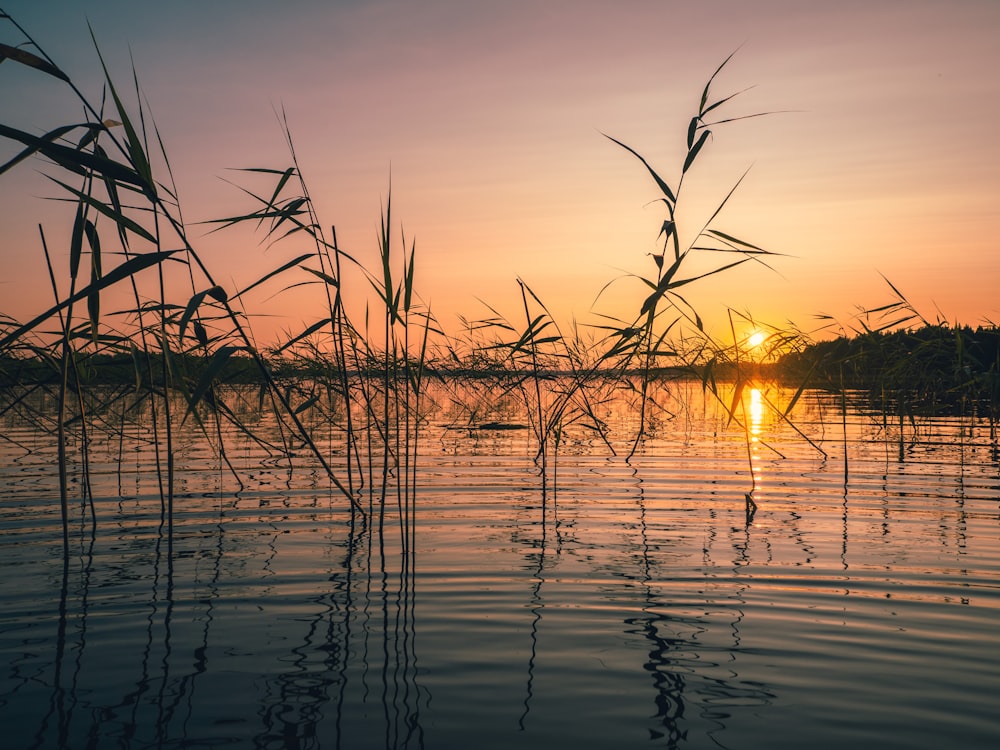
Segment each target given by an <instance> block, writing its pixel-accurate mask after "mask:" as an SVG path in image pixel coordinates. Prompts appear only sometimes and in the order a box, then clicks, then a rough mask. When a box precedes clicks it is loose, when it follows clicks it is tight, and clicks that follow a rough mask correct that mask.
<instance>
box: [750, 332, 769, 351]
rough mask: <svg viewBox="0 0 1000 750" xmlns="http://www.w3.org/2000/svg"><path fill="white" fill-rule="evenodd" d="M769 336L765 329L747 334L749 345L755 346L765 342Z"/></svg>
mask: <svg viewBox="0 0 1000 750" xmlns="http://www.w3.org/2000/svg"><path fill="white" fill-rule="evenodd" d="M766 338H767V334H766V333H764V332H763V331H754V332H753V333H751V334H750V335H749V336H747V346H749V347H751V348H754V347H758V346H760V345H761V344H763V343H764V340H765V339H766Z"/></svg>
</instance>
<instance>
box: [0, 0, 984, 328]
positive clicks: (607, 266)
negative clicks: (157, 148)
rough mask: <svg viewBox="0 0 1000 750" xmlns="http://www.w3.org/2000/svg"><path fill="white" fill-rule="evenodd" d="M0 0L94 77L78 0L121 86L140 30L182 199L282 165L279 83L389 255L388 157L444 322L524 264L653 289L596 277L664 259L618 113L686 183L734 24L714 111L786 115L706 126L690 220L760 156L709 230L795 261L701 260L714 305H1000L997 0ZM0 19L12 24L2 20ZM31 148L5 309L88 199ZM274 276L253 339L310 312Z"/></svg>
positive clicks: (585, 292) (140, 63)
mask: <svg viewBox="0 0 1000 750" xmlns="http://www.w3.org/2000/svg"><path fill="white" fill-rule="evenodd" d="M0 7H2V8H3V9H4V10H6V11H7V12H8V13H10V14H11V15H13V16H14V17H15V18H16V19H17V20H18V21H19V22H20V23H21V24H22V25H24V26H25V27H26V28H27V29H28V31H29V32H31V33H32V34H33V35H34V36H35V38H36V39H37V40H38V41H39V43H40V44H41V45H42V46H43V47H45V48H46V50H47V52H48V53H49V54H50V55H51V56H52V57H53V58H54V59H55V61H56V62H57V63H58V64H59V65H60V66H61V67H62V68H63V69H65V70H66V71H67V72H68V73H69V74H70V75H71V76H72V77H73V78H74V80H76V81H77V82H78V84H79V85H80V86H81V87H82V88H83V89H84V91H85V93H87V94H88V95H90V96H91V97H92V98H93V99H95V100H96V99H98V98H99V95H100V88H99V86H100V81H99V76H98V73H99V68H98V65H97V60H96V55H95V54H94V52H93V48H92V45H91V44H90V41H89V36H88V32H87V30H86V20H87V19H89V20H90V22H91V24H92V26H93V28H94V32H95V34H96V36H97V39H98V42H99V43H100V45H101V48H102V51H103V52H104V53H105V56H106V58H107V59H108V61H109V64H110V65H111V67H112V71H113V74H114V75H115V76H116V78H117V79H118V81H119V82H120V83H121V85H123V86H125V85H127V84H128V83H129V79H130V75H131V73H130V63H129V53H130V49H131V54H132V56H133V57H134V60H135V65H136V68H137V71H138V74H139V78H140V82H141V84H142V87H143V91H144V93H145V96H146V97H147V99H148V101H149V103H150V105H151V107H152V112H153V115H154V116H155V118H156V122H157V126H158V127H159V130H160V132H161V135H162V136H163V138H164V141H165V143H166V145H167V149H168V152H169V154H170V158H171V162H172V166H173V168H174V172H175V175H176V177H177V180H178V183H179V186H180V189H181V199H182V202H183V207H184V215H185V218H186V219H187V220H188V221H189V222H191V223H192V225H193V223H194V222H197V221H202V220H205V219H210V218H213V217H218V216H222V215H226V214H230V213H234V212H240V211H242V210H243V209H244V208H248V204H247V203H246V202H245V201H244V199H243V198H242V197H241V195H240V193H239V192H238V191H237V190H235V189H234V188H232V187H231V186H229V185H227V184H226V183H225V182H224V181H222V180H221V179H220V177H229V178H233V179H236V178H237V177H236V175H234V174H233V173H231V172H227V169H229V168H233V167H261V166H265V167H275V168H283V167H284V166H286V165H287V162H288V158H287V154H286V152H285V149H284V145H283V139H282V135H281V132H280V129H279V127H278V125H277V122H276V119H275V115H274V109H275V108H276V107H284V109H285V111H286V112H287V115H288V119H289V122H290V124H291V127H292V133H293V136H294V138H295V141H296V146H297V149H298V152H299V157H300V161H301V163H302V165H303V169H304V172H305V176H306V179H307V181H308V182H309V185H310V189H311V191H312V194H313V197H314V199H315V200H316V203H317V206H318V208H319V211H320V218H321V221H322V222H323V224H324V225H330V224H336V226H337V232H338V236H339V239H340V243H341V245H342V246H343V247H344V248H345V249H347V250H349V251H350V252H352V253H354V254H355V255H356V256H358V257H360V258H363V259H365V260H366V261H368V262H372V263H373V262H374V258H375V254H376V242H375V238H376V232H377V227H378V223H379V212H380V205H381V204H382V203H383V202H384V201H385V198H386V194H387V191H388V186H389V179H390V171H391V179H392V199H393V213H394V217H395V218H396V219H398V222H399V223H401V224H402V229H403V231H405V234H406V236H407V237H408V238H411V239H415V240H416V245H417V250H418V261H417V266H418V278H417V286H418V290H419V291H420V293H421V295H422V296H423V298H424V299H425V300H427V301H429V302H430V303H431V304H432V306H433V310H434V312H435V314H436V316H437V317H438V319H439V321H440V322H441V324H442V326H444V327H445V328H446V329H454V328H455V327H456V325H457V320H458V315H459V314H463V315H465V316H466V317H470V318H475V317H478V316H480V315H484V314H486V310H485V308H483V307H482V305H481V303H480V302H479V301H478V300H485V301H487V302H489V303H490V304H492V305H494V306H495V307H498V308H499V309H501V310H502V311H503V312H505V313H507V314H509V315H510V316H511V317H515V316H516V315H517V314H518V310H519V307H518V296H517V295H518V288H517V284H516V279H517V278H518V277H520V278H522V279H524V280H525V281H526V282H527V283H528V284H530V285H531V286H532V288H533V289H534V290H535V291H536V292H537V293H538V295H539V296H540V297H541V298H542V299H543V300H545V301H546V302H547V304H548V305H549V306H550V308H551V309H552V311H553V312H554V313H556V315H557V317H559V319H560V320H561V321H567V320H569V319H570V318H571V317H573V316H575V317H576V318H577V319H579V320H580V321H581V322H587V321H592V320H593V318H592V317H591V314H592V311H594V310H596V311H597V312H603V313H610V314H613V315H618V316H621V317H630V316H631V315H633V314H634V313H635V312H637V310H638V307H639V305H640V304H641V300H642V297H643V290H642V288H641V287H639V286H638V285H637V284H636V283H635V282H634V281H629V280H627V279H623V280H622V281H620V282H617V283H616V284H614V285H613V286H612V287H611V290H610V291H609V292H608V293H606V295H605V296H604V297H602V299H601V300H600V301H599V302H598V303H597V305H596V307H593V308H592V305H593V303H594V299H595V297H596V296H597V294H598V292H599V291H600V290H601V288H602V287H604V285H605V284H606V283H607V282H608V281H611V280H612V279H615V278H618V277H623V276H625V274H627V273H650V272H651V267H652V263H651V261H650V259H649V258H648V257H647V255H648V254H649V253H651V252H653V251H654V250H656V249H657V244H656V236H657V232H658V230H659V226H660V223H661V221H662V218H663V216H662V213H661V208H660V206H659V205H658V204H655V203H651V201H654V200H655V199H656V197H657V192H656V187H655V185H654V184H653V182H652V180H650V179H649V176H648V174H647V173H646V172H645V171H644V169H643V168H642V166H641V165H640V164H639V163H638V162H637V161H636V160H635V159H634V158H633V157H631V156H630V155H629V154H627V153H626V152H624V151H622V150H621V149H619V148H618V147H616V146H615V145H614V144H613V143H611V142H610V141H609V140H607V139H605V138H604V137H603V136H602V133H606V134H608V135H612V136H614V137H615V138H618V139H619V140H622V141H624V142H626V143H628V144H629V145H631V146H632V147H634V148H635V149H636V150H637V151H639V152H640V153H642V154H643V155H645V156H646V157H647V158H648V159H649V160H650V161H651V162H652V163H653V164H654V165H655V166H656V168H657V169H658V170H659V171H660V173H661V174H662V175H663V177H664V178H665V179H667V181H668V182H671V183H676V180H677V176H678V174H679V171H680V165H681V162H682V160H683V157H684V135H685V127H686V124H687V121H688V119H689V118H690V116H691V115H692V114H693V112H694V109H695V108H696V106H697V103H698V97H699V96H700V93H701V88H702V86H703V85H704V83H705V81H706V80H707V78H708V76H709V75H710V74H711V73H712V71H713V70H714V69H715V67H716V66H717V65H718V64H719V63H720V62H721V61H722V60H723V59H725V57H726V56H727V55H728V54H729V53H730V52H733V51H734V50H736V49H737V48H738V51H737V53H736V55H735V57H734V58H733V60H732V62H731V63H730V65H729V66H727V68H726V69H725V71H724V72H723V73H722V74H721V75H720V77H719V79H718V80H717V82H716V86H715V89H714V91H715V93H716V94H717V95H726V94H729V93H732V92H734V91H738V90H741V89H745V88H747V87H753V88H751V89H750V90H749V91H746V92H745V93H743V94H741V95H740V96H739V97H738V98H737V99H736V100H734V101H733V102H732V103H731V106H729V107H728V109H727V110H726V113H727V114H729V115H741V114H751V113H755V112H760V111H781V112H782V113H780V114H774V115H772V116H769V117H764V118H758V119H753V120H747V121H744V122H737V123H732V124H730V125H728V126H724V127H720V128H718V129H716V131H715V138H714V140H713V141H712V142H711V143H710V144H709V146H708V147H707V149H708V150H706V151H705V153H704V155H703V156H702V157H701V158H700V159H699V161H698V163H697V164H696V166H695V169H694V170H693V171H692V173H690V174H689V175H688V177H686V178H685V187H684V190H685V197H684V199H682V204H681V206H680V209H679V210H680V212H681V222H682V224H681V226H682V232H683V231H684V229H683V228H684V226H685V222H686V226H687V232H688V233H690V232H692V231H695V230H697V229H698V228H700V226H701V223H702V222H703V221H704V219H706V218H707V214H708V213H709V212H710V211H711V210H712V208H713V207H714V203H715V202H717V201H719V200H721V199H722V198H723V197H724V196H725V194H726V193H727V192H728V190H729V189H730V187H731V186H732V185H733V184H734V183H735V181H736V180H737V179H738V178H739V176H740V175H741V174H742V173H743V172H744V171H745V170H746V169H747V168H748V167H750V168H751V169H750V172H749V175H748V176H747V178H746V180H745V181H744V183H743V185H742V186H741V188H740V190H739V191H738V192H737V194H736V195H735V196H734V198H733V199H732V201H731V202H730V204H729V205H728V207H727V208H726V210H725V211H724V213H723V214H722V215H721V217H720V219H719V221H718V222H717V223H716V227H717V228H719V229H722V230H723V231H726V232H729V233H731V234H734V235H737V236H740V237H743V238H745V239H747V240H749V241H751V242H754V243H755V244H757V245H760V246H763V247H765V248H767V249H769V250H773V251H775V252H778V253H783V254H786V255H788V256H789V257H785V258H779V259H776V261H775V262H774V264H773V265H774V267H775V268H776V270H777V271H778V273H774V272H771V271H768V270H766V269H762V268H752V267H746V268H743V269H739V270H736V271H734V272H732V273H730V274H727V275H726V276H725V277H720V278H719V279H718V280H713V281H710V282H706V283H704V284H701V285H698V286H692V288H691V290H690V295H689V296H690V299H691V301H692V302H694V303H695V305H696V307H697V308H698V310H699V311H700V312H701V313H702V314H703V316H704V317H705V318H706V321H707V322H708V324H709V325H710V327H712V329H713V331H715V332H717V333H719V334H721V333H723V330H722V329H724V328H726V327H727V326H728V323H726V322H725V320H726V316H725V310H726V307H727V306H729V307H732V308H735V309H736V310H737V311H741V312H746V313H749V314H751V315H753V316H754V317H756V318H759V319H761V320H764V321H769V322H773V323H776V324H783V323H784V322H785V321H788V320H790V321H793V322H794V323H795V324H797V325H798V326H800V327H801V328H803V329H806V330H811V329H813V328H815V327H816V326H817V325H818V323H816V321H815V319H814V316H815V315H817V314H820V313H823V314H829V315H832V316H834V317H835V318H836V319H838V320H840V321H842V322H845V323H848V322H849V321H850V319H851V316H852V315H853V314H854V313H855V312H856V309H857V307H858V306H869V307H873V306H877V305H880V304H883V303H885V302H888V301H891V299H892V298H891V294H890V292H889V289H888V287H887V286H886V285H885V282H884V281H883V280H882V278H881V276H880V275H879V274H880V273H881V274H884V275H885V276H886V277H888V278H889V279H891V281H892V282H893V283H894V284H895V285H896V286H897V287H898V288H899V289H900V290H901V291H903V292H904V293H905V294H906V295H907V296H908V297H909V298H910V299H911V301H912V302H914V303H915V304H916V305H917V307H918V308H919V309H920V310H921V312H923V314H924V315H925V316H926V317H928V318H931V319H934V318H936V317H938V316H939V315H940V316H943V317H944V319H946V320H947V321H948V322H959V323H968V324H972V325H976V324H979V323H983V322H986V321H987V320H989V321H993V322H1000V295H998V294H997V293H996V287H997V286H998V282H1000V253H998V248H997V242H998V240H997V238H998V237H1000V208H998V199H1000V144H998V140H997V138H996V128H997V123H998V122H1000V111H998V110H1000V76H998V75H997V72H998V71H1000V44H997V39H998V35H1000V3H997V2H995V0H979V1H974V0H957V1H956V0H950V1H947V0H942V1H940V2H931V1H929V0H905V1H904V0H899V1H888V2H872V1H871V0H867V1H866V2H854V1H853V0H847V1H845V2H839V3H813V2H799V1H795V2H793V1H791V0H789V1H785V2H781V1H779V0H769V1H766V2H728V1H726V2H722V1H716V2H699V3H690V2H683V3H682V2H672V1H670V0H659V1H657V2H629V1H628V0H623V1H622V0H620V1H619V2H586V1H583V2H580V1H577V2H563V1H560V2H523V1H522V0H514V1H508V2H504V3H485V2H483V3H479V2H461V1H459V0H451V1H444V0H436V1H434V0H432V1H431V2H421V3H412V2H288V3H273V2H235V1H234V2H186V1H181V2H170V3H161V4H159V5H157V6H156V7H154V6H153V5H152V4H148V3H133V2H117V1H113V2H108V1H104V0H101V1H98V0H92V1H91V0H85V1H81V2H69V1H68V0H67V1H66V2H61V3H60V2H46V3H37V2H29V1H28V0H21V1H15V2H10V1H9V0H7V1H6V2H5V1H4V0H0ZM0 41H3V42H5V43H8V44H16V43H18V42H19V41H20V39H17V38H16V35H15V34H14V32H13V30H11V29H10V28H9V27H7V26H4V27H3V28H2V30H0ZM0 101H2V102H4V103H5V104H4V106H3V107H2V112H3V114H2V116H0V121H2V122H4V123H6V124H9V125H13V126H15V127H19V128H21V129H24V130H29V131H31V132H43V131H46V130H49V129H51V128H52V127H55V126H56V125H59V124H63V123H64V122H70V121H74V120H78V119H80V114H79V109H78V108H73V106H72V105H71V102H72V100H71V99H70V98H69V97H68V96H66V95H65V94H64V92H63V91H62V89H61V88H60V86H59V85H58V82H56V81H54V80H45V77H44V76H41V75H38V74H37V73H35V72H34V71H26V70H18V69H17V68H16V67H15V66H14V65H12V64H11V63H9V62H8V63H5V64H3V65H0ZM13 152H14V151H13V148H12V147H10V146H9V144H0V156H7V155H9V154H11V153H13ZM40 168H41V169H42V170H43V171H44V167H43V165H42V164H41V162H38V161H35V162H33V163H28V164H22V165H20V166H19V167H18V168H16V169H15V170H13V171H12V172H8V173H7V174H5V175H2V176H0V258H2V261H3V268H4V272H3V274H2V275H0V312H2V313H5V314H7V315H11V316H13V317H15V318H18V319H21V320H25V319H27V318H29V317H31V316H32V315H33V314H35V313H37V312H38V311H40V310H41V309H44V306H45V305H46V304H47V303H48V299H49V296H48V295H49V294H50V292H49V291H48V286H47V284H48V282H47V276H46V272H45V267H44V263H43V260H42V254H41V250H40V247H39V242H38V230H37V224H38V223H39V222H44V224H45V226H46V231H47V234H48V235H49V237H50V243H51V244H52V245H53V246H56V247H63V248H65V244H66V242H65V236H66V235H67V234H68V230H69V226H70V225H71V223H72V221H71V218H68V217H71V213H69V212H68V209H67V208H66V207H65V206H61V205H59V204H53V203H52V202H50V201H44V200H41V199H40V197H39V196H50V197H51V196H56V195H58V189H57V188H56V187H55V186H54V185H52V184H51V183H47V181H45V180H44V179H42V178H41V177H39V176H38V171H39V169H40ZM49 171H51V170H49ZM399 223H397V224H396V228H395V232H396V233H397V234H398V232H399V231H400V227H399ZM205 231H207V229H202V228H200V227H197V226H193V227H192V235H193V236H194V237H195V238H196V245H197V246H198V247H199V248H201V250H202V253H203V256H204V257H205V259H206V260H207V262H208V264H209V266H210V267H212V269H213V271H214V272H215V273H216V275H217V276H218V280H219V281H220V282H221V283H223V284H224V285H225V286H227V287H229V288H231V289H234V288H237V287H240V286H242V285H244V284H246V283H249V282H250V281H253V280H254V279H256V278H258V277H259V276H261V275H263V274H264V273H266V272H267V271H268V270H269V269H271V268H274V267H276V266H277V265H279V264H280V263H281V262H283V261H284V260H287V259H290V258H292V257H294V256H295V255H297V254H299V253H300V252H303V251H304V250H303V248H302V246H300V245H296V244H294V243H289V244H287V245H278V246H274V247H271V248H266V247H263V246H261V245H259V244H257V242H256V240H255V239H253V238H251V237H249V236H247V235H246V234H245V233H232V234H228V233H224V232H223V233H219V234H215V235H210V236H203V233H204V232H205ZM60 242H61V243H62V244H61V245H60ZM57 254H58V252H57ZM65 256H66V253H65V250H63V251H62V256H61V257H62V258H63V259H65ZM277 291H278V287H277V286H275V287H273V288H271V289H269V290H267V291H266V293H262V294H261V295H260V296H259V297H258V298H256V299H255V300H253V301H251V309H250V312H252V313H264V314H266V317H262V318H259V319H255V320H254V327H255V330H257V332H258V335H260V336H261V337H264V338H266V337H268V336H270V335H271V334H272V332H273V331H274V330H280V329H282V328H289V329H296V330H297V329H301V328H302V327H303V326H302V324H303V323H305V324H307V323H309V322H310V321H312V320H314V319H316V318H317V317H319V316H321V315H322V314H323V313H322V310H321V309H318V308H316V307H315V306H314V305H315V300H314V299H313V298H311V297H310V296H309V295H308V294H304V293H303V292H302V291H301V290H299V291H297V292H294V293H285V294H278V295H276V296H272V295H273V294H274V293H275V292H277ZM348 293H349V294H351V293H354V294H356V299H357V300H361V299H362V298H363V297H364V296H365V294H366V293H365V290H364V288H363V287H361V286H360V284H359V286H358V287H356V288H355V289H352V290H349V292H348Z"/></svg>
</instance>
